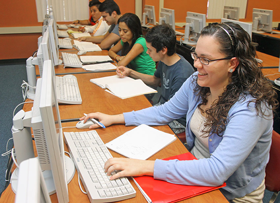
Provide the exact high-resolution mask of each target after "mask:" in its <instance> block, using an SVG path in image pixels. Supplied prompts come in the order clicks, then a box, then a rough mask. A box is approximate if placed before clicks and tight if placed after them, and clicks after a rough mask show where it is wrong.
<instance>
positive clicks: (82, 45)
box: [74, 40, 102, 52]
mask: <svg viewBox="0 0 280 203" xmlns="http://www.w3.org/2000/svg"><path fill="white" fill-rule="evenodd" d="M74 47H75V48H77V49H78V50H79V51H87V52H88V51H102V49H101V48H100V47H99V46H98V45H97V44H93V43H92V42H80V41H78V40H74Z"/></svg>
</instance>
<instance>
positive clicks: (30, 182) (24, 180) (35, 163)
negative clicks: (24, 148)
mask: <svg viewBox="0 0 280 203" xmlns="http://www.w3.org/2000/svg"><path fill="white" fill-rule="evenodd" d="M38 202H41V203H51V199H50V196H49V193H48V190H47V186H46V183H45V180H44V177H43V173H42V171H41V167H40V164H39V160H38V158H30V159H27V160H25V161H23V162H21V164H20V166H19V176H18V186H17V193H16V200H15V203H38Z"/></svg>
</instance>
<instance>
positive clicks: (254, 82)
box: [195, 22, 278, 136]
mask: <svg viewBox="0 0 280 203" xmlns="http://www.w3.org/2000/svg"><path fill="white" fill-rule="evenodd" d="M203 36H213V37H215V38H216V40H217V41H218V42H219V44H220V52H221V53H224V54H225V55H226V56H231V57H236V58H237V59H238V60H239V65H238V66H237V68H236V70H235V71H234V72H233V73H232V76H231V78H230V80H229V84H228V85H227V86H226V88H225V91H224V92H223V94H222V95H221V96H220V97H219V99H218V101H217V102H215V103H214V104H212V106H211V107H210V109H208V110H206V112H205V113H206V115H207V120H206V123H205V128H204V132H205V133H209V135H211V134H217V135H218V136H223V133H224V131H225V129H226V125H227V123H228V112H229V110H230V108H231V107H232V106H233V105H234V104H235V103H236V102H237V101H242V100H245V97H246V96H247V95H251V96H252V97H253V99H252V100H250V102H249V103H251V102H253V103H255V108H256V111H257V115H261V116H263V117H266V116H268V115H266V114H265V113H267V112H264V110H263V109H262V105H263V104H265V105H266V107H267V108H268V109H271V110H273V111H275V109H276V108H277V107H278V101H277V93H276V92H275V91H274V90H273V89H272V85H271V83H270V82H269V81H268V80H267V79H266V78H265V77H264V75H263V73H262V71H261V65H260V64H258V62H257V61H256V59H255V56H256V50H255V47H254V46H253V45H252V42H251V39H250V36H249V34H248V33H247V32H246V31H244V30H243V29H242V28H241V27H240V26H239V25H237V24H235V23H230V22H229V23H226V24H225V23H224V24H210V25H208V26H207V27H205V28H203V30H202V31H201V35H200V37H203ZM195 82H196V81H195ZM195 93H196V94H197V95H198V96H200V97H201V99H202V102H201V103H200V104H199V106H198V108H199V109H201V105H206V104H207V102H208V101H207V96H208V95H209V94H210V89H209V87H200V86H199V85H197V86H196V88H195ZM249 103H248V105H249ZM201 110H202V109H201Z"/></svg>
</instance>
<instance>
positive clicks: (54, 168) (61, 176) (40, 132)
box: [31, 60, 75, 202]
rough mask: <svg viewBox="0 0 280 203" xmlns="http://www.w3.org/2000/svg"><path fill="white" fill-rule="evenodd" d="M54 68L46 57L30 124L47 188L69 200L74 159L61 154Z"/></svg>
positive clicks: (62, 145) (60, 198) (65, 200)
mask: <svg viewBox="0 0 280 203" xmlns="http://www.w3.org/2000/svg"><path fill="white" fill-rule="evenodd" d="M53 71H54V68H53V65H52V61H51V60H45V61H44V68H43V76H42V79H41V80H42V82H41V88H38V89H37V90H36V95H35V100H34V104H33V109H32V119H31V126H32V129H33V133H34V139H35V145H36V150H37V153H38V158H39V162H40V166H41V169H42V170H43V174H44V178H45V182H46V184H47V188H48V192H49V194H53V193H54V192H56V193H57V198H58V201H59V202H68V201H69V197H68V187H67V184H68V183H69V182H70V181H71V179H72V178H73V176H74V173H75V167H74V164H73V161H72V160H71V159H70V158H69V157H67V156H65V155H64V141H63V134H62V128H61V120H60V114H59V109H58V102H57V98H56V93H55V85H54V79H55V78H54V73H53ZM38 80H39V79H38ZM39 84H40V83H39Z"/></svg>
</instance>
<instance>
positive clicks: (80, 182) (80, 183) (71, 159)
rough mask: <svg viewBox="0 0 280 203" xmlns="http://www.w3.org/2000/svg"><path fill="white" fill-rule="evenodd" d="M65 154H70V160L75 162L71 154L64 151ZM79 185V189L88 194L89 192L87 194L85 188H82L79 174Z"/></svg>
mask: <svg viewBox="0 0 280 203" xmlns="http://www.w3.org/2000/svg"><path fill="white" fill-rule="evenodd" d="M64 153H66V154H68V156H69V157H70V159H71V160H72V161H73V158H72V156H71V154H70V153H69V152H67V151H64ZM73 162H74V161H73ZM78 184H79V188H80V190H81V191H82V193H84V194H87V192H85V191H84V190H83V188H82V185H81V180H80V175H79V173H78Z"/></svg>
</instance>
